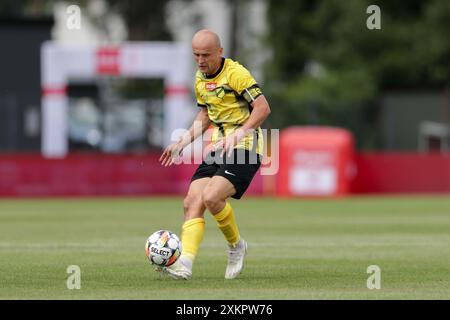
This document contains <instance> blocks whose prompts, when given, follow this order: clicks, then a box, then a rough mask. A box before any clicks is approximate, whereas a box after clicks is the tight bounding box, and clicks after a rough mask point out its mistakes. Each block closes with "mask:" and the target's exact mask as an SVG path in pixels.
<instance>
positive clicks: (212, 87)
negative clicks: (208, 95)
mask: <svg viewBox="0 0 450 320" xmlns="http://www.w3.org/2000/svg"><path fill="white" fill-rule="evenodd" d="M216 87H217V83H216V82H207V83H205V89H206V91H213V90H215V89H216Z"/></svg>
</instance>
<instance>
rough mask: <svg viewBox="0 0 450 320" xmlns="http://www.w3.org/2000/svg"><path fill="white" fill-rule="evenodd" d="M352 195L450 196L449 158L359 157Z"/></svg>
mask: <svg viewBox="0 0 450 320" xmlns="http://www.w3.org/2000/svg"><path fill="white" fill-rule="evenodd" d="M356 164H357V174H356V178H355V180H354V181H353V184H352V192H353V193H410V192H411V193H414V192H416V193H417V192H420V193H422V192H450V155H448V156H447V155H442V154H433V153H428V154H420V153H359V154H357V156H356Z"/></svg>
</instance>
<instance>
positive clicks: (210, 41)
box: [192, 29, 221, 49]
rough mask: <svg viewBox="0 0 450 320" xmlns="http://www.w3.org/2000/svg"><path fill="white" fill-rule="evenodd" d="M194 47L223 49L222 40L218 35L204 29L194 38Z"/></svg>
mask: <svg viewBox="0 0 450 320" xmlns="http://www.w3.org/2000/svg"><path fill="white" fill-rule="evenodd" d="M192 47H197V48H211V49H219V48H221V45H220V38H219V36H218V35H217V33H215V32H213V31H211V30H208V29H202V30H200V31H198V32H197V33H196V34H195V35H194V37H193V38H192Z"/></svg>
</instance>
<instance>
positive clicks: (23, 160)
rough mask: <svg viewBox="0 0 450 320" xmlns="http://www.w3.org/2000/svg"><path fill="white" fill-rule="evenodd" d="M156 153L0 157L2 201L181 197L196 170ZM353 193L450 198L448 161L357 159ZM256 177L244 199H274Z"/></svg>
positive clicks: (267, 179)
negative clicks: (168, 162) (12, 198)
mask: <svg viewBox="0 0 450 320" xmlns="http://www.w3.org/2000/svg"><path fill="white" fill-rule="evenodd" d="M158 158H159V153H150V154H143V155H105V154H71V155H69V156H68V157H66V158H64V159H60V160H48V159H44V158H42V157H41V156H40V155H36V154H23V155H1V156H0V196H97V195H184V194H185V193H186V192H187V188H188V186H189V182H190V179H191V176H192V174H193V172H194V171H195V169H196V168H197V165H194V164H192V165H178V166H171V167H168V168H165V167H161V165H160V164H159V162H158ZM355 160H356V167H357V174H356V177H355V179H354V180H353V183H352V184H351V192H352V193H358V194H361V193H407V192H409V193H414V192H420V193H425V192H450V155H449V156H445V155H439V154H418V153H359V154H357V155H356V158H355ZM273 181H274V177H273V176H261V175H260V174H259V173H257V174H256V176H255V178H254V179H253V182H252V184H251V185H250V187H249V189H248V191H247V193H246V195H264V194H266V195H273V188H272V187H271V185H272V184H273Z"/></svg>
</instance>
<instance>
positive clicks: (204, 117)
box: [159, 108, 211, 167]
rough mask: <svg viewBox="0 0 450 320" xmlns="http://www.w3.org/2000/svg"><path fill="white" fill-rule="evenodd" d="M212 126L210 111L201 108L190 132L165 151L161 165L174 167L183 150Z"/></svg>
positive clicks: (161, 158)
mask: <svg viewBox="0 0 450 320" xmlns="http://www.w3.org/2000/svg"><path fill="white" fill-rule="evenodd" d="M210 124H211V121H210V120H209V117H208V109H207V108H200V111H199V112H198V113H197V116H196V117H195V119H194V122H193V123H192V125H191V127H190V128H189V130H188V131H187V132H186V133H185V134H184V135H183V136H181V137H180V139H179V140H178V141H177V142H174V143H172V144H171V145H169V146H168V147H167V148H166V149H165V150H164V152H163V153H162V155H161V157H160V158H159V161H160V162H161V165H163V166H165V167H167V166H170V165H172V164H173V160H174V159H175V158H176V157H178V156H179V155H180V154H181V151H183V149H184V148H185V147H186V146H188V145H189V144H190V143H191V142H192V141H194V140H195V139H197V138H198V137H199V136H201V135H202V134H203V132H205V131H206V130H207V129H208V127H209V125H210Z"/></svg>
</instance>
